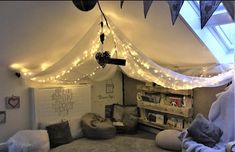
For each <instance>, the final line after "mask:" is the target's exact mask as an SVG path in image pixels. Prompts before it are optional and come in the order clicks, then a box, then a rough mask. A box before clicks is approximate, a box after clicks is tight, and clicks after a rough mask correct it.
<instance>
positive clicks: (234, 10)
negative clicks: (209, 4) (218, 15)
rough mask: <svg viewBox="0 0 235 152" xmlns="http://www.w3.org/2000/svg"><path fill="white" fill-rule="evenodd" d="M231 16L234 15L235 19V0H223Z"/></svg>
mask: <svg viewBox="0 0 235 152" xmlns="http://www.w3.org/2000/svg"><path fill="white" fill-rule="evenodd" d="M222 3H223V5H224V7H225V8H226V10H227V11H228V13H229V14H230V16H231V17H232V19H233V21H235V19H234V14H235V1H223V2H222Z"/></svg>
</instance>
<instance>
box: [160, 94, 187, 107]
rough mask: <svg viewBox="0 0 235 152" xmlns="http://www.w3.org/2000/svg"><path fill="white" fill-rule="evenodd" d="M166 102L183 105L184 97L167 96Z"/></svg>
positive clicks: (170, 104)
mask: <svg viewBox="0 0 235 152" xmlns="http://www.w3.org/2000/svg"><path fill="white" fill-rule="evenodd" d="M164 103H165V104H166V105H169V106H173V107H183V105H184V100H183V97H175V96H166V98H165V101H164Z"/></svg>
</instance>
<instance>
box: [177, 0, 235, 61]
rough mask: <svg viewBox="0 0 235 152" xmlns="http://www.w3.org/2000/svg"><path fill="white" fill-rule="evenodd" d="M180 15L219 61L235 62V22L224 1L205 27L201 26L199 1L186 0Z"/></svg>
mask: <svg viewBox="0 0 235 152" xmlns="http://www.w3.org/2000/svg"><path fill="white" fill-rule="evenodd" d="M180 15H181V17H182V19H183V20H184V21H185V22H186V23H187V25H189V27H190V28H191V29H192V31H193V32H194V33H195V34H196V35H197V36H198V38H199V39H200V40H201V41H202V42H203V43H204V44H205V45H206V47H207V48H208V49H209V50H210V51H211V53H213V55H214V56H215V58H216V59H217V60H218V62H219V63H225V64H226V63H234V49H235V23H234V22H232V19H231V17H230V16H229V14H228V12H227V10H226V9H225V8H224V6H223V4H222V3H221V4H220V5H219V6H218V8H217V9H216V11H215V12H214V13H213V15H212V17H211V18H210V19H209V21H208V22H207V24H206V26H205V27H204V28H203V29H201V27H200V10H199V1H185V2H184V5H183V7H182V9H181V11H180Z"/></svg>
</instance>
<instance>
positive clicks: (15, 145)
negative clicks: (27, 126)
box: [7, 130, 49, 152]
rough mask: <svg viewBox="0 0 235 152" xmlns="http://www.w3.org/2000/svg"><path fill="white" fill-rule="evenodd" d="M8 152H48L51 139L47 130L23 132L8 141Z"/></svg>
mask: <svg viewBox="0 0 235 152" xmlns="http://www.w3.org/2000/svg"><path fill="white" fill-rule="evenodd" d="M7 144H8V152H47V151H49V138H48V134H47V131H46V130H21V131H18V132H17V133H16V134H15V135H13V136H12V137H10V138H9V140H8V141H7Z"/></svg>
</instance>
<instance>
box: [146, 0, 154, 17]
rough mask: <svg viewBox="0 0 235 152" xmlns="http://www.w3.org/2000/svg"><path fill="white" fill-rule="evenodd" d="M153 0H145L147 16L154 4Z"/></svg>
mask: <svg viewBox="0 0 235 152" xmlns="http://www.w3.org/2000/svg"><path fill="white" fill-rule="evenodd" d="M152 2H153V0H144V17H145V18H146V17H147V14H148V11H149V8H150V6H151V5H152Z"/></svg>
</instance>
